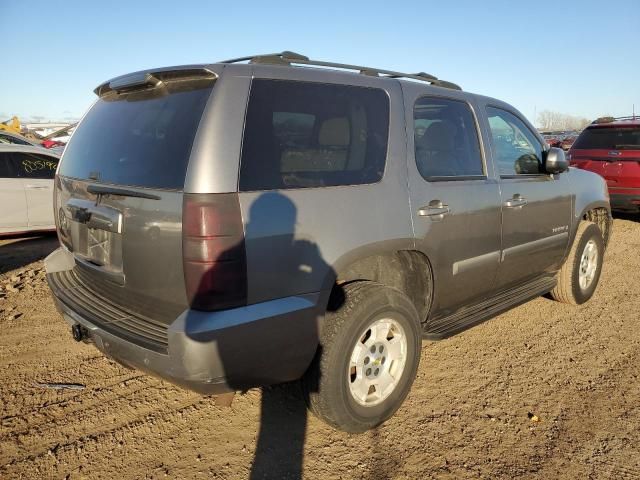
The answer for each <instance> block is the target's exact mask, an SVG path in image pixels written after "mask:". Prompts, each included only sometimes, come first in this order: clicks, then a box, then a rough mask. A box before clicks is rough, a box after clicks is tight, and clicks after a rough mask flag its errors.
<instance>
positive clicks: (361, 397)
mask: <svg viewBox="0 0 640 480" xmlns="http://www.w3.org/2000/svg"><path fill="white" fill-rule="evenodd" d="M343 288H344V291H343V293H344V303H343V304H342V306H341V307H340V308H339V309H338V310H336V311H335V312H327V314H326V315H325V319H324V322H323V324H322V326H321V333H320V347H319V349H318V353H317V354H316V358H315V359H314V361H313V363H312V364H311V366H310V367H309V370H308V371H307V373H306V374H305V376H304V377H303V379H302V382H303V386H304V390H305V396H306V399H307V403H308V405H309V408H310V409H311V411H312V412H313V413H314V414H315V415H316V416H318V417H319V418H321V419H322V420H324V421H325V422H327V423H328V424H330V425H332V426H333V427H335V428H338V429H340V430H344V431H346V432H351V433H359V432H364V431H366V430H369V429H371V428H374V427H376V426H378V425H380V424H381V423H383V422H384V421H385V420H387V419H388V418H389V417H391V416H392V415H393V414H394V413H395V412H396V410H397V409H398V408H399V407H400V405H401V404H402V402H403V401H404V399H405V398H406V396H407V394H408V393H409V390H410V388H411V385H412V384H413V380H414V378H415V375H416V371H417V369H418V364H419V362H420V346H421V338H422V337H421V328H420V319H419V316H418V313H417V311H416V309H415V307H414V306H413V304H412V302H411V301H410V300H409V299H408V298H407V297H406V295H404V294H402V293H401V292H400V291H398V290H395V289H393V288H389V287H386V286H384V285H380V284H378V283H374V282H355V283H351V284H347V285H345V286H344V287H343Z"/></svg>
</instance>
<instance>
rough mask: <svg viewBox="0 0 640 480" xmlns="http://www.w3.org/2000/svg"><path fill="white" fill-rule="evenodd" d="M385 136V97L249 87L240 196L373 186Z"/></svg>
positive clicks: (299, 85) (370, 92)
mask: <svg viewBox="0 0 640 480" xmlns="http://www.w3.org/2000/svg"><path fill="white" fill-rule="evenodd" d="M388 130H389V100H388V97H387V95H386V93H385V92H384V91H382V90H378V89H373V88H362V87H350V86H343V85H328V84H319V83H306V82H289V81H280V80H254V82H253V84H252V86H251V97H250V100H249V107H248V111H247V118H246V124H245V134H244V142H243V146H242V163H241V168H240V189H241V190H244V191H248V190H270V189H284V188H304V187H328V186H333V185H354V184H364V183H375V182H377V181H379V180H380V179H381V178H382V174H383V173H384V165H385V158H386V154H387V136H388Z"/></svg>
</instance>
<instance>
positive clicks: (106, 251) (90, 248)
mask: <svg viewBox="0 0 640 480" xmlns="http://www.w3.org/2000/svg"><path fill="white" fill-rule="evenodd" d="M110 236H111V235H110V232H107V231H105V230H100V229H98V228H87V257H86V258H87V260H88V261H90V262H91V263H94V264H96V265H98V266H100V267H104V266H107V267H108V266H111V265H112V264H113V262H112V259H111V257H112V255H111V238H110Z"/></svg>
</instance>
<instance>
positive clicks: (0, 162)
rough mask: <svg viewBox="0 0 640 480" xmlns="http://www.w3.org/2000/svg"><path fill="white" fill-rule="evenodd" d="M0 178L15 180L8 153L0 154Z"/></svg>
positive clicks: (15, 176)
mask: <svg viewBox="0 0 640 480" xmlns="http://www.w3.org/2000/svg"><path fill="white" fill-rule="evenodd" d="M0 178H17V175H16V174H15V171H14V169H13V162H12V161H11V154H10V153H8V152H0Z"/></svg>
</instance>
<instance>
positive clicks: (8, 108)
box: [0, 0, 640, 123]
mask: <svg viewBox="0 0 640 480" xmlns="http://www.w3.org/2000/svg"><path fill="white" fill-rule="evenodd" d="M0 38H2V40H3V43H2V50H3V55H2V61H1V62H0V65H1V66H0V71H1V73H0V121H2V120H5V119H8V118H9V117H11V116H13V115H18V116H19V117H21V118H24V119H26V118H29V117H31V118H34V117H42V118H43V119H47V120H64V119H71V118H79V117H80V116H82V114H83V113H84V112H85V111H86V110H87V109H88V108H89V107H90V106H91V104H92V102H93V101H94V99H95V95H94V94H93V89H94V88H95V87H96V86H97V85H99V84H100V83H102V82H103V81H105V80H108V79H110V78H112V77H115V76H118V75H121V74H124V73H128V72H132V71H136V70H142V69H146V68H153V67H162V66H170V65H181V64H189V63H210V62H215V61H217V60H223V59H226V58H233V57H238V56H245V55H252V54H258V53H271V52H278V51H283V50H292V51H295V52H299V53H302V54H304V55H306V56H308V57H310V58H312V59H317V60H327V61H334V62H341V63H350V64H359V65H367V66H372V67H377V68H384V69H390V70H398V71H404V72H417V71H424V72H428V73H431V74H433V75H436V76H437V77H439V78H443V79H446V80H449V81H452V82H455V83H457V84H459V85H461V86H462V88H463V89H464V90H467V91H470V92H474V93H480V94H483V95H488V96H491V97H495V98H499V99H501V100H504V101H506V102H508V103H510V104H512V105H513V106H515V107H516V108H518V109H519V110H520V111H521V112H522V113H523V114H524V115H526V116H527V117H528V118H529V119H530V120H531V121H533V122H534V123H537V122H536V119H537V114H538V113H539V112H540V111H542V110H553V111H557V112H561V113H565V114H569V115H575V116H580V117H586V118H596V117H599V116H603V115H613V116H622V115H630V114H631V113H632V105H633V104H634V103H635V108H636V112H640V61H639V57H638V45H639V44H640V0H609V1H602V0H597V1H596V0H581V1H580V0H573V1H566V0H565V1H562V2H558V1H557V0H556V1H546V0H545V1H535V2H534V1H528V2H524V1H519V0H511V1H507V0H485V1H482V0H477V1H473V0H468V1H467V0H455V1H448V2H447V1H445V2H443V1H442V0H436V1H431V0H422V1H417V2H413V1H406V2H403V1H389V0H386V1H381V2H379V1H373V0H372V1H367V2H359V1H355V0H354V1H347V0H342V1H333V0H326V1H322V2H313V1H308V0H307V1H304V0H298V1H295V2H278V1H275V0H274V1H260V2H251V1H249V0H240V1H236V2H229V1H190V0H182V1H180V2H178V1H175V0H171V1H165V0H154V1H147V0H140V1H133V0H126V1H121V0H110V1H109V2H99V1H88V0H86V1H80V0H78V1H76V0H65V1H63V2H59V1H53V0H49V1H44V0H30V1H21V0H0Z"/></svg>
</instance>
